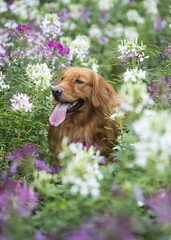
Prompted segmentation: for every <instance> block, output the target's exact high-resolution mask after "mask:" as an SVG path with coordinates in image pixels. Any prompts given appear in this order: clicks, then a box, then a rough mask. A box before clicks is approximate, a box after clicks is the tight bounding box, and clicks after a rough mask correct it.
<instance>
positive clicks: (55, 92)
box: [52, 88, 63, 97]
mask: <svg viewBox="0 0 171 240" xmlns="http://www.w3.org/2000/svg"><path fill="white" fill-rule="evenodd" d="M62 92H63V90H62V89H61V88H53V89H52V94H53V96H54V97H58V96H60V95H61V94H62Z"/></svg>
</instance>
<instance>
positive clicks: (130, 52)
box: [118, 38, 149, 63]
mask: <svg viewBox="0 0 171 240" xmlns="http://www.w3.org/2000/svg"><path fill="white" fill-rule="evenodd" d="M145 49H146V46H145V45H144V44H143V42H142V41H141V45H139V44H138V39H137V38H136V39H132V38H130V39H124V40H123V41H121V44H119V45H118V52H119V53H120V56H118V59H120V60H126V61H128V59H133V58H134V60H135V61H136V63H142V62H143V61H144V60H145V59H147V58H149V56H145V53H144V51H145Z"/></svg>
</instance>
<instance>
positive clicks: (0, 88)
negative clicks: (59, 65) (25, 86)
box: [0, 71, 10, 92]
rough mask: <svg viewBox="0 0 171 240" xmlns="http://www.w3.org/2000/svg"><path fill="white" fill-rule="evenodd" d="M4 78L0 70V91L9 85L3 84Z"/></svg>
mask: <svg viewBox="0 0 171 240" xmlns="http://www.w3.org/2000/svg"><path fill="white" fill-rule="evenodd" d="M4 78H5V77H4V76H3V75H2V72H1V71H0V92H2V91H3V90H6V89H9V88H10V86H9V85H7V84H5V82H4Z"/></svg>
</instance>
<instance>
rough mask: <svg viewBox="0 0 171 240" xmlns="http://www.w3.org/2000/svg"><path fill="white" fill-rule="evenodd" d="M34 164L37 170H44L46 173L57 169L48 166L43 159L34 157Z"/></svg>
mask: <svg viewBox="0 0 171 240" xmlns="http://www.w3.org/2000/svg"><path fill="white" fill-rule="evenodd" d="M34 164H35V167H36V168H37V169H38V170H41V171H42V170H43V171H46V172H47V173H55V172H56V170H57V169H56V168H55V167H49V165H48V162H47V161H45V160H39V159H35V160H34Z"/></svg>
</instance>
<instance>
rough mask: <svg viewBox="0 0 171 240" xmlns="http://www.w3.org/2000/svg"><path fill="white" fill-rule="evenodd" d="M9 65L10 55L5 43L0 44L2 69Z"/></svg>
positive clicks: (0, 64)
mask: <svg viewBox="0 0 171 240" xmlns="http://www.w3.org/2000/svg"><path fill="white" fill-rule="evenodd" d="M7 62H8V64H10V63H9V54H8V53H7V51H6V49H5V46H4V44H3V43H0V68H1V67H4V66H5V63H7Z"/></svg>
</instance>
